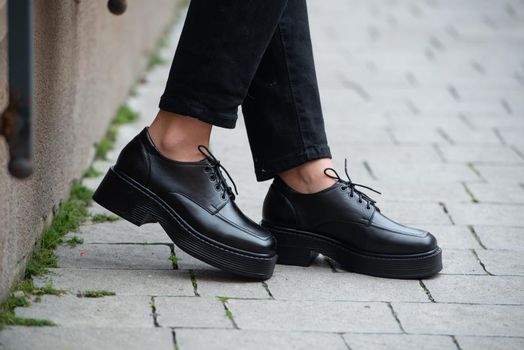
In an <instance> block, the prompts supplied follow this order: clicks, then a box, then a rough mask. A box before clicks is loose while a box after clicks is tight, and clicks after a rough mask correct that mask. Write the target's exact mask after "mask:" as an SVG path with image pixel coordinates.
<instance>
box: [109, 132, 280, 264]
mask: <svg viewBox="0 0 524 350" xmlns="http://www.w3.org/2000/svg"><path fill="white" fill-rule="evenodd" d="M114 168H115V170H116V171H118V172H119V173H123V174H125V175H127V176H129V177H131V178H132V179H133V180H135V181H137V182H138V183H140V184H141V185H143V186H144V187H146V188H147V189H149V190H150V191H152V192H154V193H155V194H156V195H157V196H159V197H160V198H161V199H162V200H163V201H164V202H165V203H167V204H168V205H169V206H170V207H171V208H172V209H173V210H174V211H175V212H176V213H178V214H179V216H181V217H182V218H183V220H184V221H186V223H187V224H189V225H190V226H191V227H192V228H193V229H194V230H196V231H198V232H199V233H201V234H204V235H205V236H206V237H208V238H209V239H211V240H214V241H216V242H218V243H223V244H225V245H227V246H231V247H235V248H237V249H241V250H245V251H246V252H249V253H260V254H273V253H274V239H273V237H272V235H271V233H270V232H269V231H267V230H265V229H264V228H262V227H260V226H259V225H258V224H256V223H255V222H253V221H252V220H251V219H249V218H248V217H247V216H246V215H244V214H243V213H242V212H241V211H240V209H239V208H238V207H237V205H236V204H235V202H234V195H233V194H232V193H231V191H230V189H228V188H227V185H226V184H225V181H219V176H221V174H220V175H218V174H217V172H219V171H220V170H219V169H218V167H217V166H216V164H214V162H213V160H210V159H209V158H208V157H206V158H204V159H203V160H201V161H199V162H179V161H175V160H172V159H169V158H166V157H165V156H163V155H162V154H161V153H160V152H159V151H158V149H157V148H156V147H155V145H154V144H153V141H152V140H151V138H150V136H149V133H148V131H147V128H144V129H143V130H142V131H141V132H140V133H139V134H138V135H137V136H136V137H135V138H134V139H133V140H131V141H130V142H129V144H127V145H126V147H124V149H123V150H122V152H121V153H120V155H119V157H118V160H117V163H116V165H115V167H114Z"/></svg>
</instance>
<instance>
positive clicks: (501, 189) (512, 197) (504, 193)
mask: <svg viewBox="0 0 524 350" xmlns="http://www.w3.org/2000/svg"><path fill="white" fill-rule="evenodd" d="M523 179H524V177H523ZM467 187H468V189H469V190H470V191H471V192H472V193H473V196H474V197H475V199H477V200H478V201H480V202H482V203H497V204H503V203H511V204H520V205H522V204H524V189H523V188H522V186H518V185H516V184H513V185H505V184H502V185H498V184H497V185H492V184H480V183H476V184H467Z"/></svg>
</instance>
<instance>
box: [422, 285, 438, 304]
mask: <svg viewBox="0 0 524 350" xmlns="http://www.w3.org/2000/svg"><path fill="white" fill-rule="evenodd" d="M418 283H419V284H420V286H421V287H422V289H423V290H424V293H426V296H427V297H428V299H429V301H431V302H432V303H436V301H435V298H433V295H431V292H430V291H429V289H428V287H427V286H426V285H425V284H424V282H423V281H422V280H418Z"/></svg>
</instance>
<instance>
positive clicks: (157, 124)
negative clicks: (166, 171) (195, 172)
mask: <svg viewBox="0 0 524 350" xmlns="http://www.w3.org/2000/svg"><path fill="white" fill-rule="evenodd" d="M211 127H212V126H211V124H208V123H205V122H203V121H200V120H198V119H196V118H193V117H189V116H184V115H180V114H175V113H170V112H166V111H160V112H158V114H157V116H156V118H155V120H154V121H153V123H152V124H151V126H150V127H149V135H150V136H151V139H152V140H153V143H154V144H155V146H156V147H157V148H158V150H159V151H160V153H162V154H163V155H164V156H166V157H168V158H170V159H174V160H178V161H183V162H192V161H199V160H201V159H202V158H203V155H202V153H200V152H199V151H198V149H197V147H198V145H204V146H209V138H210V136H211Z"/></svg>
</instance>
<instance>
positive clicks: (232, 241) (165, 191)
mask: <svg viewBox="0 0 524 350" xmlns="http://www.w3.org/2000/svg"><path fill="white" fill-rule="evenodd" d="M286 3H287V1H285V0H272V1H260V0H219V1H218V0H217V1H205V0H193V1H192V2H191V5H190V8H189V12H188V16H187V19H186V23H185V25H184V29H183V32H182V36H181V38H180V42H179V45H178V48H177V51H176V54H175V58H174V61H173V66H172V69H171V72H170V75H169V80H168V82H167V86H166V90H165V93H164V95H163V96H162V98H161V101H160V109H161V112H160V113H159V114H158V116H157V118H156V119H155V121H154V122H153V123H152V124H151V126H150V127H149V128H145V129H144V130H143V131H142V132H141V133H140V134H139V135H137V136H136V137H135V138H134V139H133V140H131V142H129V143H128V144H127V145H126V147H124V149H123V150H122V152H121V153H120V155H119V157H118V160H117V162H116V164H115V165H114V166H113V167H112V168H111V169H110V170H109V171H108V174H107V175H106V177H105V178H104V180H103V181H102V183H101V185H100V186H99V188H98V189H97V191H96V192H95V195H94V197H93V198H94V199H95V201H97V202H98V203H99V204H101V205H102V206H104V207H106V208H107V209H109V210H111V211H113V212H114V213H116V214H118V215H120V216H122V217H123V218H125V219H127V220H129V221H131V222H132V223H134V224H136V225H142V224H145V223H150V222H159V223H160V224H161V225H162V227H163V228H164V230H165V231H166V232H167V233H168V235H169V236H170V237H171V239H172V240H173V241H174V242H175V244H176V245H177V246H178V247H180V248H181V249H183V250H185V251H186V252H187V253H189V254H191V255H193V256H194V257H196V258H198V259H200V260H203V261H205V262H207V263H209V264H211V265H213V266H216V267H219V268H222V269H224V270H227V271H231V272H233V273H236V274H239V275H242V276H248V277H254V278H260V279H265V278H269V277H270V276H271V274H272V272H273V268H274V266H275V262H276V259H277V256H276V254H275V241H274V238H273V236H272V235H271V233H270V232H269V231H267V230H265V229H263V228H262V227H260V226H259V225H258V224H256V223H255V222H253V221H251V220H250V219H249V218H247V217H246V216H245V215H244V214H243V213H242V212H241V211H240V209H239V208H238V207H237V206H236V204H235V194H234V191H233V190H232V189H231V187H230V186H233V187H235V186H234V183H231V182H229V181H228V180H226V179H227V175H229V174H227V172H224V170H225V169H224V167H223V165H222V164H221V163H220V162H219V161H218V160H217V159H216V158H215V156H214V155H212V154H211V153H210V152H209V149H207V148H206V147H205V146H207V144H208V142H209V135H210V133H211V126H212V125H217V126H221V127H226V128H232V127H234V126H235V122H236V118H237V116H236V114H237V108H238V106H239V105H240V104H241V103H242V101H243V100H244V97H245V95H246V93H247V89H248V87H249V84H250V82H251V80H252V78H253V75H254V74H255V71H256V69H257V67H258V64H259V62H260V60H261V59H262V56H263V54H264V52H265V50H266V47H267V46H268V44H269V42H270V40H271V37H272V36H273V33H274V31H275V28H276V26H277V24H278V22H279V20H280V17H281V15H282V12H283V10H284V8H285V6H286Z"/></svg>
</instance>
